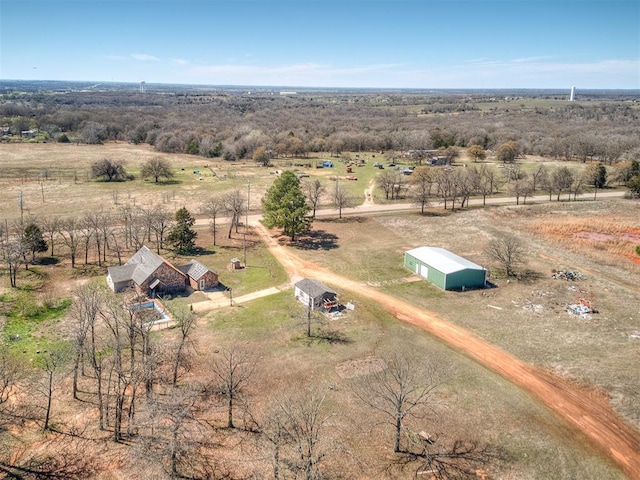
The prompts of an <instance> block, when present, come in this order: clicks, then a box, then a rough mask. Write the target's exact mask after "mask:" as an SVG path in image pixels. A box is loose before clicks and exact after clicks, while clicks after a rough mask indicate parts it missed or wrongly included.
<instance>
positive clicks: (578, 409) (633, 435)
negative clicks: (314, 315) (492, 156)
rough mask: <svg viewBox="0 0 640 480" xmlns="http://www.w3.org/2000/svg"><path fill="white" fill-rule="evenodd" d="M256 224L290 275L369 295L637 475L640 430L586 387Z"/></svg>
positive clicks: (632, 474) (628, 472)
mask: <svg viewBox="0 0 640 480" xmlns="http://www.w3.org/2000/svg"><path fill="white" fill-rule="evenodd" d="M254 225H255V227H256V228H257V230H258V232H259V233H260V235H261V236H262V237H263V238H264V241H265V243H266V244H267V245H268V246H269V248H270V250H271V252H272V253H273V255H274V256H275V257H276V258H277V259H278V260H279V261H280V263H282V265H283V266H284V268H285V269H286V270H287V273H288V274H289V277H290V278H299V277H301V276H305V277H309V278H315V279H317V280H320V281H323V282H326V283H331V284H334V285H339V286H340V288H343V289H345V290H350V291H353V292H354V293H357V294H358V295H362V296H364V297H367V298H369V299H371V300H373V301H375V302H377V303H379V304H380V305H382V306H383V307H384V308H385V309H386V310H387V311H388V312H390V313H391V314H393V315H394V316H395V317H396V318H398V319H399V320H401V321H403V322H407V323H410V324H413V325H416V326H418V327H420V328H422V329H424V330H426V331H427V332H429V333H431V334H433V335H434V336H436V337H438V338H440V339H441V340H443V341H444V342H446V343H448V344H449V345H451V346H453V347H455V348H457V349H458V350H460V351H461V352H464V353H465V354H467V355H469V356H470V357H472V358H475V359H476V360H477V361H478V362H480V363H481V364H482V365H485V366H486V367H488V368H490V369H492V370H493V371H495V372H496V373H499V374H500V375H502V376H503V377H504V378H506V379H507V380H509V381H511V382H513V383H514V384H516V385H518V386H520V387H521V388H524V389H525V390H527V391H528V392H530V393H531V394H532V395H533V396H534V397H536V398H537V399H538V400H539V401H540V402H541V403H543V404H545V405H547V407H549V408H550V409H551V410H553V411H554V412H556V413H557V414H558V415H560V416H561V417H562V418H564V419H565V420H566V421H567V422H568V423H569V424H571V425H573V426H574V427H575V428H577V429H578V430H580V431H581V432H583V433H584V434H585V435H586V436H587V437H588V438H589V439H590V440H591V443H592V444H594V445H595V446H596V447H597V448H599V449H600V450H602V451H603V452H605V453H606V454H607V455H609V456H610V457H611V458H612V459H613V460H614V461H615V462H616V463H617V464H618V465H620V466H621V467H622V469H623V470H624V472H625V473H626V475H627V476H628V477H629V478H632V479H640V432H639V431H638V430H636V429H635V428H633V427H632V426H631V425H629V424H627V423H626V422H625V421H624V420H623V419H622V418H620V417H619V416H618V415H617V414H616V413H615V412H614V411H613V409H612V408H611V407H610V406H609V405H608V403H607V402H606V401H605V400H604V399H603V398H598V397H596V396H593V395H589V394H588V393H587V392H586V391H585V390H584V389H580V388H579V387H577V386H576V385H574V384H572V383H570V382H568V381H566V380H563V379H561V378H559V377H557V376H554V375H552V374H551V373H549V372H545V371H542V370H539V369H536V368H534V367H532V366H531V365H528V364H526V363H525V362H522V361H521V360H518V359H517V358H516V357H514V356H512V355H510V354H508V353H506V352H505V351H503V350H501V349H500V348H498V347H495V346H494V345H491V344H490V343H488V342H486V341H484V340H482V339H480V338H479V337H476V336H475V335H473V334H472V333H470V332H468V331H467V330H465V329H464V328H461V327H458V326H456V325H453V324H451V323H449V322H447V321H445V320H443V319H442V318H440V317H439V316H438V315H437V314H435V313H432V312H428V311H425V310H423V309H421V308H418V307H415V306H413V305H411V304H409V303H407V302H405V301H403V300H399V299H397V298H395V297H392V296H391V295H387V294H385V293H382V292H380V291H378V290H376V289H374V288H372V287H369V286H366V285H363V284H361V283H358V282H354V281H353V280H349V279H348V278H344V277H342V276H340V275H337V274H335V273H333V272H330V271H328V270H325V269H322V268H321V267H319V266H318V265H316V264H314V263H313V262H309V261H305V260H302V259H300V258H299V257H297V256H296V255H295V254H294V253H293V252H291V250H289V249H287V248H285V247H283V246H281V245H279V244H278V242H277V241H276V240H275V239H274V238H273V237H272V236H271V235H270V234H269V232H268V231H267V230H266V229H265V228H264V227H263V226H262V225H260V224H257V223H254Z"/></svg>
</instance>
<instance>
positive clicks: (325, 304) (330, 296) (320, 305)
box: [294, 278, 338, 310]
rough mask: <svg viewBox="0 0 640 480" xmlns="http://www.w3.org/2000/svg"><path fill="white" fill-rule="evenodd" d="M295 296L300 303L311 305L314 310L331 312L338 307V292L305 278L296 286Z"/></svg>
mask: <svg viewBox="0 0 640 480" xmlns="http://www.w3.org/2000/svg"><path fill="white" fill-rule="evenodd" d="M294 295H295V297H296V298H297V299H298V301H299V302H301V303H303V304H305V305H307V306H308V305H311V309H312V310H331V309H332V308H335V307H337V306H338V297H337V294H336V292H334V291H333V290H331V289H330V288H329V287H327V286H326V285H324V284H322V283H320V282H318V281H317V280H311V279H310V278H304V279H302V280H300V281H299V282H298V283H296V284H295V288H294Z"/></svg>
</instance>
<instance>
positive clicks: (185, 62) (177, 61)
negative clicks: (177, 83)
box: [173, 58, 189, 65]
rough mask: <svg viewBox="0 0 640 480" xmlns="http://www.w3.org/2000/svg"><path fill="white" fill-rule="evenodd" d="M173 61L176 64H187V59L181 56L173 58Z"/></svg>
mask: <svg viewBox="0 0 640 480" xmlns="http://www.w3.org/2000/svg"><path fill="white" fill-rule="evenodd" d="M173 63H175V64H176V65H189V60H184V59H183V58H174V59H173Z"/></svg>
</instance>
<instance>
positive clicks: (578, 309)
mask: <svg viewBox="0 0 640 480" xmlns="http://www.w3.org/2000/svg"><path fill="white" fill-rule="evenodd" d="M567 313H568V314H569V315H577V316H578V317H580V318H581V319H583V320H591V314H593V313H598V311H597V310H596V309H594V308H593V307H592V306H591V302H589V301H588V300H584V299H580V303H572V304H569V305H567Z"/></svg>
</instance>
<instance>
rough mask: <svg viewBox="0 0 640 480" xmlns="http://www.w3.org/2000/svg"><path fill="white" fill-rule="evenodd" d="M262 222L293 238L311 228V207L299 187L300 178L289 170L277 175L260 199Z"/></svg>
mask: <svg viewBox="0 0 640 480" xmlns="http://www.w3.org/2000/svg"><path fill="white" fill-rule="evenodd" d="M262 206H263V207H264V224H265V225H266V226H267V227H269V228H271V227H279V228H282V229H283V232H282V233H284V234H285V235H288V236H289V237H291V240H292V241H293V240H295V238H296V235H299V234H304V233H307V232H308V231H309V230H310V229H311V220H312V219H311V217H308V216H307V214H308V213H309V212H310V211H311V207H310V206H309V205H307V202H306V199H305V196H304V194H303V193H302V190H301V189H300V180H299V179H298V177H296V175H295V174H294V173H293V172H291V171H286V172H284V173H283V174H282V175H280V177H278V178H277V179H276V180H275V182H273V185H272V186H271V188H269V190H267V193H266V195H265V196H264V198H263V199H262Z"/></svg>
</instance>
